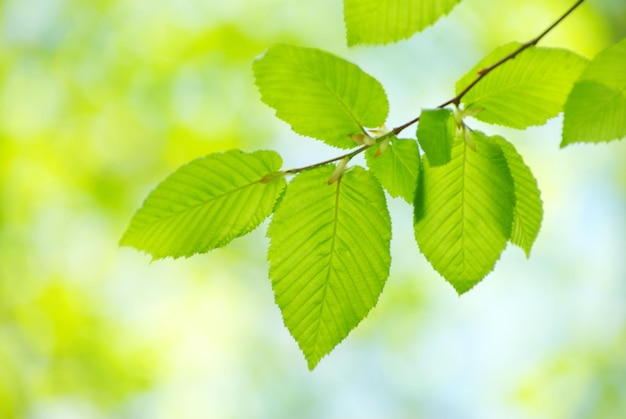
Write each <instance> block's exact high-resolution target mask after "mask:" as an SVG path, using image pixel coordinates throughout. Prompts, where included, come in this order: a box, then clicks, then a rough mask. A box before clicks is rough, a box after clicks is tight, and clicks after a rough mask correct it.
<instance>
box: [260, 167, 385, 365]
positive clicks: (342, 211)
mask: <svg viewBox="0 0 626 419" xmlns="http://www.w3.org/2000/svg"><path fill="white" fill-rule="evenodd" d="M334 170H335V167H334V166H333V165H328V166H322V167H320V168H317V169H314V170H310V171H307V172H304V173H301V174H299V175H298V176H297V177H296V178H295V179H294V180H293V181H292V182H291V183H290V184H289V186H288V188H287V192H286V193H285V196H284V198H283V200H282V202H281V204H280V205H279V206H278V208H277V209H276V212H275V214H274V216H273V218H272V222H271V224H270V227H269V229H268V237H269V238H270V239H271V242H270V247H269V253H268V259H269V262H270V278H271V279H272V286H273V289H274V295H275V298H276V303H277V304H278V306H279V307H280V309H281V311H282V314H283V319H284V322H285V325H286V326H287V328H288V329H289V331H290V332H291V334H292V336H293V337H294V338H295V339H296V341H297V342H298V345H299V346H300V349H301V350H302V352H303V353H304V356H305V358H306V359H307V361H308V365H309V368H310V369H313V368H314V367H315V366H316V365H317V363H318V362H319V361H320V359H321V358H322V357H323V356H325V355H326V354H328V353H329V352H330V351H331V350H332V349H333V348H334V347H335V346H336V345H337V344H338V343H339V342H341V341H342V340H343V339H344V338H345V337H346V336H347V335H348V333H349V332H350V331H351V330H352V329H353V328H354V327H355V326H356V325H357V324H358V323H359V322H360V321H361V320H363V319H364V318H365V317H366V316H367V314H368V312H369V311H370V310H371V309H372V307H374V306H375V305H376V302H377V301H378V297H379V295H380V293H381V292H382V289H383V286H384V284H385V281H386V280H387V276H388V275H389V266H390V263H391V257H390V255H389V244H390V239H391V220H390V218H389V213H388V211H387V205H386V202H385V194H384V193H383V190H382V187H381V186H380V184H379V183H378V181H377V180H376V178H375V177H374V176H373V175H372V174H371V173H369V172H368V171H366V170H364V169H363V168H361V167H358V166H357V167H354V168H352V169H350V170H348V171H347V172H345V173H344V174H343V176H342V177H341V178H340V179H339V180H338V181H337V182H335V183H333V184H332V185H330V186H329V185H328V179H329V178H330V176H331V175H332V174H333V172H334Z"/></svg>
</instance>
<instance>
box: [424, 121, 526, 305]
mask: <svg viewBox="0 0 626 419" xmlns="http://www.w3.org/2000/svg"><path fill="white" fill-rule="evenodd" d="M472 134H473V139H474V145H475V147H476V151H474V150H472V149H471V148H470V146H469V145H467V143H466V142H465V141H464V140H463V139H460V138H459V139H457V140H456V141H455V143H454V146H453V148H452V159H451V160H450V162H449V163H448V164H445V165H443V166H432V165H430V163H429V161H428V156H425V157H424V158H423V159H422V162H423V165H422V166H423V172H422V176H421V178H420V179H421V182H420V185H419V186H418V189H417V194H416V197H415V238H416V240H417V243H418V245H419V247H420V250H421V252H422V253H423V254H424V256H425V257H426V259H428V261H429V262H430V263H431V264H432V265H433V268H435V270H436V271H437V272H439V273H440V274H441V275H442V276H443V277H444V278H445V279H446V280H447V281H448V282H449V283H450V284H451V285H452V286H453V287H454V288H455V289H456V290H457V292H458V293H459V294H462V293H464V292H466V291H468V290H469V289H471V288H472V287H473V286H474V285H475V284H477V283H478V282H480V281H481V280H482V279H483V277H485V275H487V274H488V273H489V272H490V271H491V270H492V269H493V267H494V265H495V263H496V261H497V260H498V258H499V257H500V254H501V253H502V251H503V250H504V248H505V247H506V244H507V241H508V240H509V238H510V236H511V226H512V224H513V209H514V205H515V196H514V190H513V188H514V186H513V179H512V177H511V174H510V173H509V169H508V165H507V161H506V158H505V157H504V155H503V153H502V150H501V149H500V147H498V146H497V144H495V142H494V140H493V139H491V138H489V137H487V136H485V135H484V134H482V133H480V132H473V133H472Z"/></svg>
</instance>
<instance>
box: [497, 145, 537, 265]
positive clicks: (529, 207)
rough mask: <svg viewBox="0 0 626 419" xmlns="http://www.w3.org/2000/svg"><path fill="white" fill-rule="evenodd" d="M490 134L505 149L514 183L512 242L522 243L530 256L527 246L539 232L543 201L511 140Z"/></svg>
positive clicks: (529, 245)
mask: <svg viewBox="0 0 626 419" xmlns="http://www.w3.org/2000/svg"><path fill="white" fill-rule="evenodd" d="M492 138H493V139H494V140H495V142H496V143H497V144H498V145H499V146H500V148H501V149H502V152H503V153H504V157H505V158H506V161H507V163H508V166H509V172H510V173H511V176H512V177H513V184H514V185H515V208H514V211H513V230H512V232H511V243H513V244H515V245H517V246H519V247H521V248H522V249H523V250H524V252H526V256H530V249H531V248H532V245H533V243H534V242H535V239H536V238H537V235H538V234H539V229H540V228H541V219H542V218H543V203H542V202H541V193H540V192H539V188H538V187H537V180H536V179H535V177H534V176H533V174H532V172H531V171H530V168H529V167H528V166H527V165H526V164H525V163H524V159H522V156H520V155H519V153H518V152H517V150H515V147H514V146H513V144H511V143H509V142H508V141H506V140H505V139H504V138H502V137H498V136H495V137H492Z"/></svg>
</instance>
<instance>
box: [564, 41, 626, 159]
mask: <svg viewBox="0 0 626 419" xmlns="http://www.w3.org/2000/svg"><path fill="white" fill-rule="evenodd" d="M564 113H565V115H564V118H563V141H562V142H561V147H564V146H566V145H568V144H571V143H576V142H592V143H597V142H602V141H611V140H617V139H620V138H623V137H626V39H623V40H622V41H620V42H618V43H617V44H615V45H613V46H611V47H609V48H607V49H606V50H604V51H603V52H601V53H600V54H598V55H597V56H596V57H595V58H594V59H593V60H592V61H591V63H590V64H589V66H588V67H587V68H586V69H585V71H584V72H583V74H582V75H581V76H580V79H579V80H578V82H576V84H575V85H574V89H573V90H572V92H571V93H570V95H569V97H568V99H567V102H566V103H565V110H564Z"/></svg>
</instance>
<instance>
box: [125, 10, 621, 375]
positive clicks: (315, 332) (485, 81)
mask: <svg viewBox="0 0 626 419" xmlns="http://www.w3.org/2000/svg"><path fill="white" fill-rule="evenodd" d="M457 3H459V0H447V1H434V0H428V1H425V0H422V1H417V0H415V1H405V2H400V1H397V0H385V1H356V0H345V1H344V14H345V22H346V29H347V41H348V44H349V45H356V44H380V43H388V42H394V41H397V40H400V39H404V38H407V37H409V36H411V35H412V34H413V33H414V32H416V31H419V30H422V29H424V28H425V27H426V26H428V25H430V24H432V23H434V22H435V21H436V20H437V19H439V18H440V17H441V16H443V15H445V14H447V13H449V12H450V11H451V10H452V9H453V7H454V6H455V5H456V4H457ZM580 3H582V1H579V2H577V3H576V4H575V5H574V6H573V7H572V8H571V9H570V10H568V11H567V12H566V13H565V14H564V15H563V16H562V17H561V18H560V19H559V20H558V21H557V22H556V23H555V24H554V25H552V26H551V27H550V28H549V29H548V30H546V31H545V32H544V33H542V34H541V35H540V36H539V37H537V38H535V39H533V40H531V41H529V42H527V43H510V44H507V45H504V46H501V47H499V48H497V49H496V50H494V51H493V52H491V53H490V54H488V55H487V56H486V57H485V58H483V59H482V60H481V61H480V62H478V63H477V64H476V65H475V66H474V67H473V68H472V69H470V70H469V71H468V72H467V74H466V75H464V76H463V77H462V78H461V79H460V80H459V81H458V82H457V84H456V96H455V97H454V98H452V99H451V100H449V101H448V102H446V103H444V104H442V105H440V106H438V107H435V108H432V109H424V110H422V111H421V112H420V114H419V116H418V117H416V118H415V119H414V120H412V121H409V122H408V123H406V124H404V125H402V126H400V127H397V128H394V129H391V130H390V129H388V128H387V127H386V126H385V121H386V120H387V118H388V114H389V103H388V100H387V96H386V94H385V91H384V89H383V86H382V84H381V83H380V82H379V81H378V80H376V79H374V78H373V77H372V76H370V75H369V74H367V73H366V72H365V71H363V70H362V69H361V68H359V67H358V66H357V65H355V64H353V63H350V62H348V61H346V60H344V59H342V58H340V57H337V56H335V55H333V54H331V53H329V52H325V51H322V50H319V49H315V48H307V47H298V46H292V45H285V44H280V45H275V46H273V47H271V48H270V49H269V50H268V51H267V52H266V53H265V54H264V55H263V56H261V57H259V58H258V59H257V60H256V61H255V62H254V64H253V70H254V75H255V79H256V84H257V86H258V88H259V91H260V93H261V99H262V101H263V102H264V103H266V104H267V105H268V106H270V107H271V108H273V109H274V110H275V112H276V116H277V117H278V118H280V119H282V120H283V121H285V122H286V123H287V124H289V125H290V126H291V128H292V129H293V131H294V132H296V133H298V134H301V135H304V136H308V137H312V138H315V139H317V140H320V141H322V142H324V143H326V144H327V145H329V146H331V147H335V148H340V149H346V150H350V151H349V152H348V153H347V154H343V155H341V156H338V157H337V158H334V159H331V160H329V161H325V162H320V163H315V164H311V165H309V166H306V167H301V168H296V169H282V168H281V167H282V159H281V157H280V156H279V155H278V154H277V153H276V152H273V151H256V152H253V153H244V152H241V151H237V150H233V151H228V152H225V153H219V154H212V155H209V156H206V157H203V158H200V159H197V160H194V161H192V162H190V163H188V164H187V165H185V166H183V167H181V168H180V169H178V170H177V171H175V172H174V173H173V174H172V175H170V176H169V177H168V178H167V179H165V180H164V181H163V182H161V183H160V184H159V185H158V186H157V187H156V188H155V189H154V190H153V191H152V192H151V193H150V194H149V195H148V197H147V198H146V200H145V202H144V204H143V206H142V207H141V208H140V209H139V210H138V211H137V213H136V214H135V216H134V217H133V218H132V220H131V222H130V225H129V227H128V229H127V230H126V232H125V234H124V236H123V237H122V241H121V244H122V245H128V246H133V247H135V248H137V249H140V250H143V251H146V252H148V253H150V254H151V255H152V256H153V257H154V258H155V259H158V258H162V257H167V256H172V257H180V256H191V255H193V254H196V253H204V252H208V251H210V250H211V249H215V248H218V247H222V246H224V245H226V244H228V243H229V242H230V241H232V240H233V239H235V238H237V237H240V236H243V235H245V234H247V233H248V232H250V231H252V230H253V229H255V228H256V227H257V226H259V225H260V224H261V223H262V222H263V221H264V220H265V219H266V218H268V217H269V216H270V215H272V219H271V222H270V225H269V229H268V232H267V235H268V237H269V238H270V246H269V251H268V260H269V264H270V268H269V276H270V279H271V281H272V288H273V291H274V295H275V300H276V303H277V304H278V306H279V307H280V309H281V311H282V315H283V319H284V322H285V325H286V327H287V328H288V329H289V331H290V332H291V334H292V335H293V337H294V338H295V339H296V341H297V342H298V344H299V346H300V348H301V350H302V352H303V353H304V356H305V358H306V359H307V361H308V365H309V368H311V369H312V368H314V367H315V366H316V365H317V363H318V362H319V361H320V359H321V358H322V357H323V356H325V355H326V354H328V353H329V352H330V351H331V350H332V349H333V348H334V347H335V346H336V345H337V344H338V343H339V342H341V341H342V340H343V339H344V338H345V337H346V336H347V335H348V334H349V333H350V331H351V330H352V329H353V328H354V327H355V326H356V325H357V324H359V322H360V321H361V320H363V319H364V318H365V317H366V316H367V314H368V313H369V311H370V310H371V309H372V308H373V307H374V306H375V305H376V303H377V301H378V298H379V297H380V295H381V293H382V291H383V288H384V285H385V282H386V280H387V277H388V275H389V269H390V263H391V255H390V241H391V219H390V215H389V212H388V210H387V202H386V200H387V198H386V194H388V195H389V196H391V197H394V198H395V197H399V198H401V199H403V200H404V201H406V202H407V203H408V204H409V205H412V206H413V208H414V222H413V229H414V232H415V239H416V242H417V245H418V247H419V251H420V252H421V253H422V254H423V255H424V257H425V258H426V259H427V260H428V261H429V262H430V264H431V265H432V266H433V268H434V269H435V270H436V271H437V272H439V273H440V274H441V276H442V277H443V278H444V279H445V280H446V281H448V282H449V283H450V284H451V285H452V286H453V287H454V289H455V290H456V291H457V292H458V293H459V294H462V293H464V292H467V291H468V290H470V289H471V288H472V287H474V286H475V285H476V284H477V283H479V282H480V281H481V280H482V279H483V278H484V277H485V276H486V275H487V274H488V273H489V272H491V271H492V270H493V268H494V266H495V264H496V262H497V261H498V259H499V258H500V255H501V254H502V252H503V251H504V249H505V248H506V247H507V244H508V243H512V244H513V245H516V246H518V247H520V248H521V249H523V250H524V252H525V253H526V255H527V256H529V255H530V252H531V249H532V245H533V243H534V242H535V239H536V238H537V235H538V234H539V230H540V227H541V221H542V217H543V208H542V199H541V195H540V191H539V188H538V185H537V181H536V179H535V177H534V176H533V174H532V171H531V169H530V168H529V167H528V166H527V165H526V163H525V162H524V160H523V158H522V156H521V155H520V154H519V153H518V152H517V151H516V149H515V147H514V145H513V144H511V143H510V142H509V141H507V140H506V139H504V138H502V137H500V136H490V135H488V134H486V133H483V132H480V131H477V130H474V129H472V128H471V126H470V124H471V119H472V118H474V119H477V120H480V121H483V122H486V123H488V124H496V125H502V126H507V127H511V128H516V129H526V128H528V127H530V126H536V125H542V124H545V123H546V122H547V121H548V120H549V119H551V118H553V117H556V116H557V115H558V114H560V113H561V112H563V113H564V126H563V139H562V143H561V144H562V146H565V145H568V144H571V143H575V142H600V141H609V140H613V139H619V138H621V137H624V136H626V72H625V71H624V69H625V68H626V40H622V41H621V42H619V43H617V44H616V45H614V46H612V47H609V48H607V49H606V50H605V51H604V52H602V53H601V54H599V55H598V56H597V57H595V58H594V59H593V60H591V61H589V60H588V59H586V58H584V57H581V56H579V55H578V54H576V53H574V52H572V51H568V50H565V49H558V48H544V47H539V46H537V44H538V42H539V41H540V40H541V38H542V37H543V36H545V34H546V33H547V32H548V31H549V30H551V29H552V28H553V27H555V26H556V25H557V24H558V23H559V22H560V21H561V20H562V19H563V18H564V17H566V16H567V15H569V14H570V13H571V12H572V11H573V10H574V9H575V8H576V7H578V5H580ZM414 124H417V129H415V130H414V132H413V133H412V134H411V135H405V136H403V138H399V135H400V133H402V132H403V131H405V130H406V129H407V128H409V127H411V126H412V125H414ZM360 153H364V154H365V161H366V167H361V166H359V165H351V160H352V158H353V157H355V156H356V155H358V154H360ZM288 179H289V182H288ZM385 192H386V193H385Z"/></svg>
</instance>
